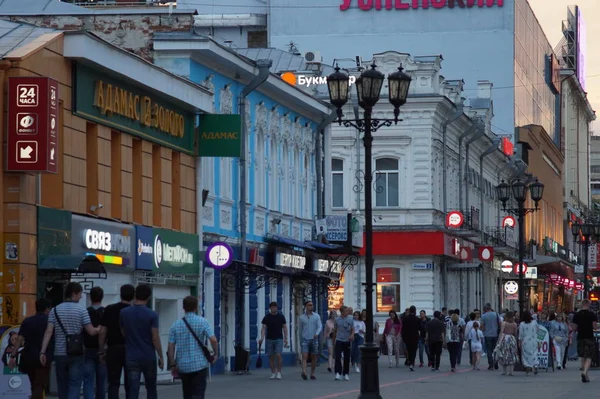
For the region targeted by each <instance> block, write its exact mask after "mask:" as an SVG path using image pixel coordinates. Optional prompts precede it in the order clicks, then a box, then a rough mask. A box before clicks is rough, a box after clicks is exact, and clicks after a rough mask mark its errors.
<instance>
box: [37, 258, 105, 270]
mask: <svg viewBox="0 0 600 399" xmlns="http://www.w3.org/2000/svg"><path fill="white" fill-rule="evenodd" d="M38 269H39V270H45V271H56V272H63V273H89V274H91V273H94V274H98V273H102V274H105V273H106V269H105V268H104V265H103V264H102V262H100V260H99V259H98V258H97V257H95V256H93V255H50V256H48V257H47V258H46V259H44V260H43V261H42V263H41V264H40V265H39V266H38Z"/></svg>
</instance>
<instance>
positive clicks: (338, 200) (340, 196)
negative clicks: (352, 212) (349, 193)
mask: <svg viewBox="0 0 600 399" xmlns="http://www.w3.org/2000/svg"><path fill="white" fill-rule="evenodd" d="M331 206H332V207H333V208H343V207H344V160H343V159H337V158H333V159H332V160H331Z"/></svg>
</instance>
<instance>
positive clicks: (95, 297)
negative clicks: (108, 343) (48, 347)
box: [83, 287, 106, 399]
mask: <svg viewBox="0 0 600 399" xmlns="http://www.w3.org/2000/svg"><path fill="white" fill-rule="evenodd" d="M103 299H104V291H103V290H102V288H100V287H94V288H92V289H91V290H90V300H91V301H92V306H90V307H89V308H87V311H88V314H89V315H90V320H91V322H92V325H93V326H94V327H98V326H99V325H100V322H101V321H102V317H103V316H104V306H102V300H103ZM83 343H84V344H85V374H84V376H83V398H84V399H94V398H95V399H104V398H105V397H106V363H105V362H103V361H101V359H100V354H101V353H102V352H104V348H102V350H100V345H99V341H98V336H91V335H89V334H87V333H86V332H84V333H83Z"/></svg>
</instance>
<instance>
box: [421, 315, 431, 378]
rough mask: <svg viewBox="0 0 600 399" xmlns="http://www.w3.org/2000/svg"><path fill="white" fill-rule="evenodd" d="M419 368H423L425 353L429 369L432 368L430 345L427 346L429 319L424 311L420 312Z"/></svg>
mask: <svg viewBox="0 0 600 399" xmlns="http://www.w3.org/2000/svg"><path fill="white" fill-rule="evenodd" d="M419 318H420V319H419V323H420V324H419V367H423V351H425V353H426V354H427V367H431V356H430V354H429V345H427V339H426V337H427V324H428V323H429V318H428V317H427V313H426V312H425V311H424V310H421V311H420V312H419Z"/></svg>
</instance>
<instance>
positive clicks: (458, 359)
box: [454, 309, 467, 366]
mask: <svg viewBox="0 0 600 399" xmlns="http://www.w3.org/2000/svg"><path fill="white" fill-rule="evenodd" d="M454 314H456V315H457V316H458V324H459V325H460V326H461V327H462V329H463V337H464V339H463V340H462V341H461V342H460V349H459V350H458V355H457V358H456V364H457V365H458V366H460V362H461V360H462V353H463V344H464V342H465V339H466V337H467V336H466V335H465V334H464V332H465V327H466V326H467V323H466V322H465V319H463V318H462V317H460V309H454Z"/></svg>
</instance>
